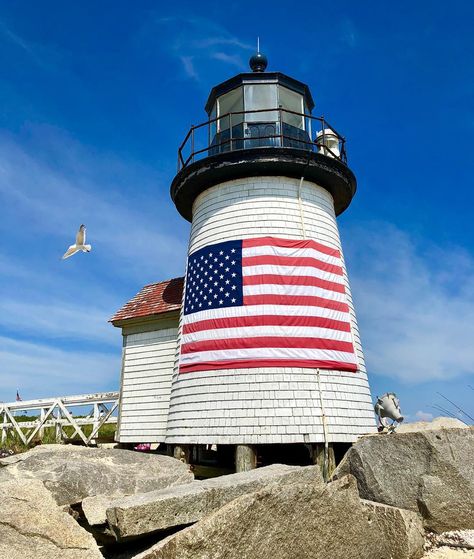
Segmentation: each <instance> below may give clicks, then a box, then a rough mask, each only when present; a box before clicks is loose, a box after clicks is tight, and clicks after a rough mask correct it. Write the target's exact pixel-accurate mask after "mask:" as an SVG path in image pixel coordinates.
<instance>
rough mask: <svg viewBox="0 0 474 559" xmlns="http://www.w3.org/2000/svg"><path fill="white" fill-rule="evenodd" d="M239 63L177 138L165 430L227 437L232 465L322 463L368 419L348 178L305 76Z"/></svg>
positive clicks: (184, 442)
mask: <svg viewBox="0 0 474 559" xmlns="http://www.w3.org/2000/svg"><path fill="white" fill-rule="evenodd" d="M249 64H250V70H251V71H250V72H247V73H242V74H239V75H236V76H234V77H232V78H231V79H229V80H227V81H225V82H223V83H221V84H219V85H216V86H215V87H214V88H213V89H212V90H211V92H210V95H209V98H208V100H207V103H206V105H205V110H206V113H207V119H206V121H205V122H204V123H202V124H199V125H197V126H192V127H191V129H190V130H189V132H188V134H187V135H186V137H185V139H184V141H183V143H182V145H181V146H180V148H179V151H178V172H177V175H176V176H175V178H174V180H173V182H172V184H171V197H172V200H173V202H174V204H175V206H176V209H177V211H178V212H179V213H180V214H181V216H182V217H183V218H184V219H186V220H188V221H189V222H191V233H190V239H189V249H188V256H187V262H186V274H185V285H184V291H183V300H182V305H181V310H180V318H179V329H178V341H177V357H176V362H175V366H174V371H173V375H172V383H171V392H170V401H169V411H168V418H167V424H166V443H167V444H169V445H172V446H174V447H177V448H178V449H180V451H181V452H183V455H188V453H189V450H190V449H193V448H198V447H200V446H202V445H213V446H214V445H217V448H219V447H225V448H227V449H231V450H232V452H234V453H235V460H236V462H235V463H236V467H237V470H239V469H240V470H242V469H248V468H251V467H255V465H257V464H258V462H259V461H260V462H261V461H265V456H266V457H267V458H266V459H267V460H269V458H268V456H271V455H272V452H273V455H275V452H276V455H278V456H280V454H278V452H277V450H278V449H281V450H283V449H284V450H285V452H286V453H287V454H288V455H289V456H291V454H292V452H297V448H300V447H301V446H304V447H305V448H306V449H310V450H311V451H312V452H314V456H316V457H318V456H319V459H321V456H323V457H324V460H325V462H326V466H327V464H328V462H329V461H330V460H334V453H336V454H337V453H338V448H341V449H345V448H346V447H347V445H348V444H350V443H352V442H354V441H355V440H356V439H357V437H358V436H360V435H363V434H366V433H368V432H372V431H374V430H375V421H374V415H373V407H372V402H371V394H370V388H369V383H368V378H367V374H366V369H365V365H364V357H363V351H362V346H361V342H360V337H359V330H358V326H357V320H356V314H355V310H354V306H353V303H352V298H351V291H350V285H349V280H348V276H347V271H346V265H345V261H344V255H343V251H342V246H341V241H340V237H339V231H338V225H337V216H338V215H340V214H341V213H342V212H344V211H345V210H347V209H348V207H349V205H350V203H351V200H352V198H353V196H354V194H355V192H356V178H355V176H354V174H353V172H352V171H351V169H350V168H349V166H348V164H347V157H346V148H345V140H344V138H343V137H342V136H341V135H340V134H339V132H337V130H336V129H335V128H334V127H333V126H332V125H330V124H329V123H328V122H327V121H326V120H325V119H324V118H323V117H316V116H313V114H312V113H313V109H314V101H313V98H312V95H311V92H310V90H309V88H308V86H307V85H305V84H304V83H302V82H300V81H298V80H296V79H294V78H292V77H290V76H287V75H285V74H282V73H279V72H269V71H267V59H266V57H265V56H264V55H263V54H262V53H260V52H257V54H255V55H254V56H252V58H251V59H250V62H249ZM298 445H299V446H298ZM262 457H263V458H262Z"/></svg>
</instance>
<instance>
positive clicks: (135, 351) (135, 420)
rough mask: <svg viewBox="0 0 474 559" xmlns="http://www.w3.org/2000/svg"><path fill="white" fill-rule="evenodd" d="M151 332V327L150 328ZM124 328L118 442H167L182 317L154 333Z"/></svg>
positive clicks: (164, 323)
mask: <svg viewBox="0 0 474 559" xmlns="http://www.w3.org/2000/svg"><path fill="white" fill-rule="evenodd" d="M148 328H150V326H149V325H148ZM138 330H140V327H134V328H133V329H127V328H124V331H123V335H124V345H123V358H122V382H121V386H120V412H119V425H118V439H117V440H118V441H119V442H121V443H127V442H131V443H139V442H163V441H164V439H165V434H166V422H167V418H168V409H169V401H170V391H171V379H172V375H173V366H174V362H175V356H176V347H177V335H178V316H177V315H176V317H175V318H174V319H171V320H170V319H167V320H161V321H159V320H158V321H156V323H154V324H153V330H149V331H145V332H140V331H138Z"/></svg>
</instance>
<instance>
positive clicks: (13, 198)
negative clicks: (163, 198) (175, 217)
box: [0, 136, 185, 281]
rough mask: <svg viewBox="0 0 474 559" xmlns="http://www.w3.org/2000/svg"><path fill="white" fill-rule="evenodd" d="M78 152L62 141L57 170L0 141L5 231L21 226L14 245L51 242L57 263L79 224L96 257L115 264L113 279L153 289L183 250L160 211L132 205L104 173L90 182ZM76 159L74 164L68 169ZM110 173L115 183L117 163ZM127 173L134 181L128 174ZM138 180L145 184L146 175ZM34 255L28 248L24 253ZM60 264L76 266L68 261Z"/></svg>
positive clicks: (11, 143) (177, 268)
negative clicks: (152, 283)
mask: <svg viewBox="0 0 474 559" xmlns="http://www.w3.org/2000/svg"><path fill="white" fill-rule="evenodd" d="M77 150H78V148H77V146H76V145H73V142H72V141H68V140H67V139H65V138H61V137H59V138H58V141H57V144H55V152H54V153H53V157H54V162H56V161H59V162H60V164H56V163H54V162H53V163H51V162H48V158H47V157H45V158H41V157H39V156H37V155H35V154H34V153H32V152H30V151H27V150H26V149H24V148H22V147H20V146H19V145H18V144H16V143H15V142H14V141H12V139H11V138H9V137H5V136H0V200H1V201H2V203H3V204H5V207H9V208H10V212H9V213H10V217H11V222H10V223H9V224H8V225H9V226H10V227H17V228H18V224H19V223H23V224H24V225H23V228H22V229H23V230H21V229H19V230H18V231H17V236H18V238H19V239H20V238H22V237H23V240H24V242H26V239H28V238H29V242H30V243H32V242H33V240H37V239H38V235H39V236H40V237H55V238H56V239H57V250H58V257H59V256H60V255H61V254H62V253H63V252H64V250H65V248H67V245H68V244H70V241H72V240H73V236H74V235H75V231H76V229H77V227H78V225H79V224H80V223H81V222H83V223H86V225H87V226H88V228H89V234H90V239H91V242H92V244H93V251H94V256H93V257H94V258H100V259H101V260H102V261H103V263H104V264H106V263H108V264H109V265H110V264H112V265H113V267H114V269H115V270H116V272H117V273H118V274H120V275H130V274H131V275H133V276H135V277H137V276H140V277H142V278H143V277H144V276H145V277H144V279H145V281H146V280H147V278H149V277H150V274H153V278H151V281H153V279H155V278H156V277H157V275H159V274H160V269H161V271H162V272H163V273H165V274H166V273H170V274H171V275H173V274H175V273H176V272H179V271H181V267H182V262H183V255H184V253H185V243H184V242H183V241H182V240H180V238H178V237H177V236H175V235H173V234H172V233H171V232H170V231H169V229H168V228H167V227H166V223H164V222H163V221H161V222H160V220H159V219H158V220H157V219H156V218H157V215H159V213H160V211H159V207H158V205H157V206H156V207H155V208H153V207H150V206H149V204H148V205H147V206H145V207H143V206H142V207H141V206H140V205H139V202H137V203H136V204H135V205H134V204H133V200H132V201H131V200H129V199H126V198H125V197H123V196H122V195H121V194H120V190H119V189H117V188H114V185H113V183H112V184H110V181H111V180H112V181H113V178H112V179H111V177H110V176H109V177H105V176H104V173H103V172H100V173H99V174H98V176H96V177H94V176H93V171H92V169H93V168H94V162H93V159H92V158H90V159H89V164H90V167H89V169H88V171H87V174H85V173H84V174H83V173H82V168H83V166H84V165H87V163H84V160H87V159H88V155H87V152H86V151H85V150H84V151H82V153H77ZM73 155H74V156H77V157H78V160H77V162H72V163H71V161H70V160H71V157H73ZM50 156H51V154H49V157H50ZM68 162H69V163H70V164H69V165H68V164H67V163H68ZM108 165H109V171H110V175H111V176H112V177H113V176H114V171H115V169H114V168H113V167H114V162H113V161H112V160H110V159H108ZM128 172H129V175H130V179H131V180H132V178H131V177H132V176H133V174H132V173H131V172H130V170H129V171H128ZM140 179H143V180H149V179H147V178H146V176H145V174H144V173H142V174H141V176H140ZM134 180H136V178H135V179H134ZM105 181H108V184H107V183H106V182H105ZM102 193H103V194H102ZM154 212H155V213H154ZM6 225H7V224H6V223H3V227H5V226H6ZM0 228H1V226H0ZM32 247H33V245H32V244H30V246H28V245H26V244H25V247H24V248H25V250H26V251H27V250H28V249H29V248H30V249H31V248H32ZM36 248H37V246H36ZM91 256H92V255H91ZM71 262H72V261H71ZM165 263H166V264H165ZM65 264H66V265H67V266H74V263H70V262H69V261H67V262H66V263H65ZM173 270H174V271H173Z"/></svg>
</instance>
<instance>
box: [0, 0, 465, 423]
mask: <svg viewBox="0 0 474 559" xmlns="http://www.w3.org/2000/svg"><path fill="white" fill-rule="evenodd" d="M309 6H310V5H307V6H305V7H304V8H303V7H297V6H296V5H295V7H293V8H292V9H291V10H290V9H289V8H288V3H287V2H282V1H278V0H274V1H272V2H267V1H260V2H258V3H255V2H247V1H240V2H228V3H226V4H225V7H224V4H223V3H222V2H221V1H219V2H217V1H216V2H214V1H207V2H200V3H197V2H183V1H181V2H176V3H174V5H170V4H169V3H166V4H165V3H159V2H150V1H146V0H142V1H141V2H133V3H132V2H124V1H120V0H114V1H113V2H112V1H105V0H104V1H102V2H90V1H89V2H80V3H79V2H75V3H73V2H59V1H50V0H44V1H43V2H41V3H39V2H33V1H24V2H21V3H19V2H5V3H2V5H1V6H0V215H1V219H0V235H1V238H2V242H1V244H0V400H4V401H10V400H13V399H14V397H15V393H16V390H17V388H18V389H19V390H20V393H21V395H22V397H23V398H24V399H30V398H37V397H42V396H45V397H46V396H52V395H66V394H72V393H86V392H92V391H95V390H107V389H114V388H116V387H117V386H118V382H119V369H120V351H121V336H120V330H117V329H115V328H113V327H112V326H111V325H110V324H108V323H107V319H108V318H109V317H110V316H111V315H112V314H113V312H114V311H115V310H116V309H117V308H119V307H120V306H121V305H122V304H123V303H124V302H125V301H127V300H128V299H129V298H130V297H131V296H133V295H134V294H135V293H136V292H137V291H138V289H139V288H140V287H141V286H143V285H144V284H146V283H150V282H153V281H160V280H163V279H167V278H169V277H174V276H178V275H181V274H182V273H183V267H184V262H185V253H186V244H187V237H188V233H189V225H188V224H187V223H186V222H185V221H184V220H182V218H180V217H179V215H178V214H177V212H176V210H175V209H174V206H173V205H172V203H171V201H170V198H169V184H170V182H171V180H172V178H173V176H174V173H175V171H176V149H177V146H178V145H179V144H180V143H181V140H182V139H183V137H184V135H185V133H186V132H187V129H188V127H189V125H190V124H191V123H197V122H200V121H202V120H204V117H205V113H204V110H203V106H204V103H205V101H206V98H207V95H208V92H209V90H210V88H211V87H212V86H213V85H215V84H216V83H219V82H220V81H223V80H224V79H227V78H229V77H231V76H232V75H234V74H236V73H238V72H240V71H245V70H246V68H247V60H248V58H249V56H250V55H251V54H252V52H253V50H254V45H255V42H256V37H257V35H259V36H260V39H261V46H262V51H264V52H265V53H266V54H267V56H268V58H269V70H274V71H282V72H285V73H287V74H289V75H291V76H294V77H295V78H297V79H299V80H301V81H303V82H306V83H307V84H308V85H309V86H310V88H311V90H312V93H313V97H314V99H315V102H316V108H315V110H314V114H324V115H325V116H326V118H327V119H328V120H329V122H331V124H332V125H333V126H335V127H336V128H337V129H338V130H340V131H341V132H342V133H343V134H344V135H345V136H346V138H347V141H348V146H347V148H348V157H349V164H350V166H351V168H352V169H353V170H354V172H355V173H356V175H357V178H358V192H357V195H356V197H355V199H354V201H353V203H352V205H351V207H350V208H349V210H348V211H346V212H345V213H344V214H343V215H342V216H341V217H340V218H339V225H340V230H341V235H342V240H343V245H344V249H345V256H346V261H347V263H348V268H349V274H350V278H351V283H352V289H353V295H354V299H355V304H356V310H357V313H358V318H359V324H360V329H361V334H362V339H363V343H364V348H365V353H366V360H367V365H368V370H369V375H370V380H371V385H372V390H373V394H374V396H375V395H376V394H381V393H383V392H384V391H387V390H394V391H396V392H397V393H398V394H399V396H400V399H401V403H402V409H403V411H404V412H405V413H406V414H407V415H408V416H409V418H410V419H416V418H417V417H419V418H420V417H421V418H423V417H425V416H426V417H427V414H434V415H437V412H436V410H434V409H432V408H431V407H430V406H432V405H433V404H441V405H443V406H444V405H445V404H446V405H447V406H448V407H449V404H447V402H445V401H444V400H443V399H442V398H441V397H440V396H439V395H438V394H437V392H438V391H439V392H441V393H443V394H444V395H446V396H447V397H449V398H450V399H452V400H453V401H455V402H456V403H457V404H458V405H460V406H461V407H462V408H464V409H465V410H466V411H467V412H468V413H470V414H471V415H474V405H473V395H474V392H473V390H472V389H471V388H469V385H471V386H474V376H473V373H474V256H473V247H474V225H473V221H472V207H473V204H474V190H473V186H474V185H473V178H472V177H473V176H474V169H473V167H474V165H473V158H472V154H471V152H472V150H473V148H474V140H473V132H474V103H473V101H474V42H473V41H472V21H473V18H474V5H473V4H472V3H471V2H468V1H460V0H454V1H453V2H450V3H446V2H439V1H429V2H428V1H423V0H421V1H418V2H412V1H411V2H408V1H405V0H401V1H399V2H396V3H393V2H385V1H382V2H381V1H380V0H379V1H372V0H370V1H367V2H358V3H356V2H353V1H350V0H341V1H340V2H338V3H337V5H336V4H334V5H331V4H330V3H329V4H328V3H316V4H314V5H311V7H309ZM80 223H85V224H86V225H87V227H88V234H89V241H90V242H91V243H92V245H93V251H92V252H91V253H90V254H87V255H83V254H79V255H76V256H74V257H73V258H71V259H69V260H66V261H61V260H60V257H61V255H62V254H63V252H64V250H65V249H66V247H67V245H68V244H70V242H72V240H73V235H74V232H75V231H76V229H77V227H78V225H79V224H80ZM450 409H452V408H450Z"/></svg>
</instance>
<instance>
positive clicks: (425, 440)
mask: <svg viewBox="0 0 474 559" xmlns="http://www.w3.org/2000/svg"><path fill="white" fill-rule="evenodd" d="M473 456H474V429H473V428H468V429H464V428H462V429H440V430H431V431H419V432H409V433H395V434H392V435H374V436H367V437H363V438H362V439H360V440H359V441H358V442H357V443H356V444H355V445H354V446H353V447H352V448H351V449H350V450H349V451H348V453H347V454H346V456H345V458H344V460H343V461H342V462H341V464H340V465H339V466H338V468H337V469H336V472H335V473H334V476H333V479H337V478H340V477H342V476H344V475H346V474H352V475H354V476H355V477H356V478H357V483H358V486H359V492H360V496H361V497H362V498H364V499H368V500H370V501H377V502H379V503H385V504H388V505H392V506H395V507H399V508H404V509H409V510H412V511H417V512H420V513H421V515H422V516H423V518H424V523H425V527H427V528H429V529H431V530H433V531H435V532H443V531H447V530H451V529H469V528H474V467H473V459H472V457H473Z"/></svg>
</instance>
